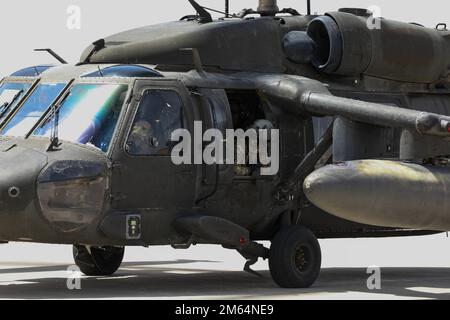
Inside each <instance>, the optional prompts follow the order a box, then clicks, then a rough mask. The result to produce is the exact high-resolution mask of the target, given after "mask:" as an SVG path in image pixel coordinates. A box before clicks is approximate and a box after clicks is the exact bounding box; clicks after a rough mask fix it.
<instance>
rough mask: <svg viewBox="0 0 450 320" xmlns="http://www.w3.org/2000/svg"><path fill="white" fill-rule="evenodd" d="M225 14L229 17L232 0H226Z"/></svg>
mask: <svg viewBox="0 0 450 320" xmlns="http://www.w3.org/2000/svg"><path fill="white" fill-rule="evenodd" d="M225 15H226V16H227V17H228V16H229V15H230V0H225Z"/></svg>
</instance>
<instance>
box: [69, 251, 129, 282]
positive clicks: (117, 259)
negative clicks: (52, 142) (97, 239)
mask: <svg viewBox="0 0 450 320" xmlns="http://www.w3.org/2000/svg"><path fill="white" fill-rule="evenodd" d="M124 253H125V248H123V247H90V252H89V250H88V248H86V247H85V246H80V245H75V246H73V258H74V260H75V264H76V265H77V266H78V268H80V270H81V272H83V273H84V274H85V275H87V276H110V275H112V274H113V273H115V272H116V271H117V269H119V267H120V265H121V264H122V260H123V255H124Z"/></svg>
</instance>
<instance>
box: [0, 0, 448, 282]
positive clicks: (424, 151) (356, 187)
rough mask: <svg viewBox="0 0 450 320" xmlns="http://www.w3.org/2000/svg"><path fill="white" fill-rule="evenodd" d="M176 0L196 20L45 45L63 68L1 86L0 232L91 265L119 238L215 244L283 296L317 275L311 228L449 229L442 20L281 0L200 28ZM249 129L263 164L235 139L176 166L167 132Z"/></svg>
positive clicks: (106, 263)
mask: <svg viewBox="0 0 450 320" xmlns="http://www.w3.org/2000/svg"><path fill="white" fill-rule="evenodd" d="M189 2H190V3H191V4H192V6H193V7H194V9H195V11H196V14H195V15H188V16H185V17H183V18H182V19H181V20H180V21H176V22H170V23H165V24H162V25H156V26H150V27H144V28H139V29H135V30H131V31H126V32H122V33H119V34H116V35H113V36H109V37H106V38H104V39H100V40H97V41H95V42H94V43H93V44H92V45H90V46H89V47H88V48H87V49H86V50H85V51H84V52H83V53H82V56H81V59H80V61H79V62H78V63H76V64H74V65H70V64H67V63H66V62H65V61H64V59H62V58H61V57H59V56H58V55H56V54H55V53H54V52H53V51H52V50H50V49H45V50H46V51H48V52H49V53H51V54H52V55H53V56H55V57H56V58H57V59H58V60H59V61H60V62H62V65H60V66H36V67H31V68H26V69H23V70H20V71H18V72H16V73H14V74H13V75H11V76H9V77H6V78H4V79H3V80H2V82H1V86H0V106H1V110H0V111H1V112H0V129H1V138H0V162H1V164H2V166H1V169H0V240H2V241H3V242H5V243H7V242H9V241H22V242H39V243H53V244H71V245H74V249H73V251H74V258H75V262H76V264H77V265H78V266H79V267H80V269H81V271H82V272H84V273H85V274H86V275H111V274H113V273H114V272H115V271H116V270H117V269H118V268H119V267H120V264H121V262H122V259H123V255H124V248H125V247H126V246H152V245H171V246H172V247H174V248H176V249H187V248H189V247H190V246H191V245H195V244H217V245H221V246H223V247H224V248H227V249H233V250H237V251H238V252H239V253H240V254H242V256H243V257H244V258H245V259H246V260H247V263H246V264H245V270H247V271H251V265H253V264H254V263H255V262H256V261H257V260H258V259H259V258H263V259H268V260H269V266H270V271H271V274H272V277H273V279H274V281H275V282H276V283H277V284H278V285H280V286H281V287H288V288H289V287H309V286H311V285H312V284H313V283H314V282H315V280H316V279H317V277H318V275H319V272H320V267H321V251H320V246H319V243H318V240H317V239H318V238H322V239H323V238H361V237H395V236H412V235H426V234H432V233H437V232H441V231H447V230H450V214H449V209H450V198H449V195H448V190H450V169H449V168H448V162H449V154H450V145H449V137H450V116H449V115H450V95H449V94H450V85H449V68H450V33H449V32H448V31H447V28H446V25H445V24H439V25H437V27H436V29H429V28H425V27H423V26H421V25H418V24H413V23H403V22H397V21H392V20H388V19H384V18H375V17H373V15H372V14H371V12H369V11H367V10H362V9H354V8H344V9H340V10H338V11H335V12H328V13H326V14H324V15H311V12H310V4H309V1H308V11H309V12H308V14H306V15H301V14H300V13H299V12H298V11H296V10H295V9H291V8H287V9H282V10H280V9H279V8H278V6H277V2H276V0H260V1H259V7H258V8H257V9H256V10H252V9H246V10H243V11H242V12H240V13H238V14H230V13H229V10H228V1H226V4H227V6H226V7H227V9H226V10H225V12H224V17H223V18H220V19H218V20H213V19H212V16H211V14H210V12H211V9H209V8H206V7H203V6H201V5H200V4H198V3H197V2H195V1H193V0H189ZM374 19H375V20H374ZM374 21H375V22H376V23H373V22H374ZM199 124H201V126H200V127H199V126H198V125H199ZM251 128H253V129H255V131H258V132H259V133H266V135H265V136H266V137H268V136H269V134H268V131H271V132H272V131H273V132H278V133H279V135H278V138H279V139H278V142H279V145H278V148H276V149H273V148H272V149H271V151H270V155H271V156H276V157H273V159H278V162H279V163H278V167H277V168H276V169H277V170H275V171H274V172H272V173H271V174H264V172H265V171H264V170H265V169H268V168H267V163H265V164H264V163H262V162H261V161H259V162H261V163H259V162H258V163H253V164H250V163H249V162H248V161H247V160H248V158H249V154H248V153H249V152H250V151H249V150H247V149H246V150H244V151H242V150H241V153H243V154H244V156H243V158H244V161H241V162H240V163H237V164H234V163H233V161H231V162H228V161H216V162H213V163H205V162H203V161H201V162H199V163H194V164H190V163H188V161H186V162H180V163H174V161H173V157H172V155H173V152H174V150H178V151H180V150H179V149H177V146H178V145H177V144H175V143H174V140H173V139H172V138H173V133H174V132H175V131H177V130H182V129H184V132H185V133H186V132H187V133H190V134H191V135H192V136H194V137H195V136H197V137H198V136H199V135H200V136H202V135H203V134H206V132H208V130H211V129H216V132H217V131H218V132H221V133H223V134H225V133H226V132H227V131H229V130H242V131H244V130H250V129H251ZM249 138H251V137H249V136H246V137H244V140H246V139H249ZM186 139H188V138H186ZM230 140H234V138H231V139H230V138H229V137H228V136H227V138H223V139H219V138H217V139H215V141H214V143H215V146H216V147H217V146H219V147H220V146H221V145H222V144H225V143H227V142H230ZM178 142H179V141H178ZM183 142H186V141H184V139H183ZM209 142H210V143H213V142H212V140H210V141H209ZM266 142H267V141H266ZM210 145H211V144H208V143H207V141H201V142H200V143H197V144H195V143H194V145H192V148H191V149H190V147H187V148H184V149H182V150H181V151H182V152H180V155H181V156H182V157H183V158H185V157H187V158H189V155H192V156H194V157H195V155H194V154H195V153H196V152H197V153H198V152H200V153H202V152H204V151H205V150H206V149H207V148H208V147H210ZM258 146H259V147H261V144H258V143H257V144H256V147H257V148H258ZM191 151H192V152H191ZM231 153H232V155H236V154H237V153H238V152H236V151H235V150H232V152H231ZM215 156H217V154H215ZM216 160H217V159H216ZM219 160H220V159H219ZM261 241H271V247H270V249H269V248H267V247H265V246H264V245H263V244H261V243H260V242H261Z"/></svg>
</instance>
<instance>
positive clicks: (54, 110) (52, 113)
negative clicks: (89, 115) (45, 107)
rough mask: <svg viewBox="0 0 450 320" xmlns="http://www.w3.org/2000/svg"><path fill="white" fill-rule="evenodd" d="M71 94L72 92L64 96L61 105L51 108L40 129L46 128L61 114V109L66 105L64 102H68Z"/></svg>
mask: <svg viewBox="0 0 450 320" xmlns="http://www.w3.org/2000/svg"><path fill="white" fill-rule="evenodd" d="M70 94H71V92H70V90H69V91H67V92H66V93H65V94H64V97H63V98H62V99H61V100H60V102H59V103H57V104H54V105H53V106H52V107H51V110H49V112H48V113H47V115H46V116H45V118H44V119H43V120H42V123H41V124H40V125H39V127H38V128H39V129H42V128H44V127H45V126H46V125H47V124H48V123H49V122H50V121H52V120H53V118H54V117H55V116H56V114H57V113H58V112H59V109H60V108H61V106H62V105H63V104H64V102H65V101H66V100H67V98H68V97H69V95H70Z"/></svg>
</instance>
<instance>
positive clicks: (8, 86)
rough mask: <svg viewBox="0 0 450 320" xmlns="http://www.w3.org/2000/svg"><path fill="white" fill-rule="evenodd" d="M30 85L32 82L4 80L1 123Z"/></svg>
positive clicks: (1, 87) (0, 110) (1, 91)
mask: <svg viewBox="0 0 450 320" xmlns="http://www.w3.org/2000/svg"><path fill="white" fill-rule="evenodd" d="M30 87H31V82H30V83H25V82H24V83H20V82H4V83H3V84H2V85H0V123H1V122H2V121H3V120H4V119H5V118H6V116H7V115H8V114H9V113H10V112H11V110H13V109H14V108H15V106H16V105H17V103H19V101H20V99H21V98H22V97H23V95H24V94H25V93H26V92H27V91H28V89H30Z"/></svg>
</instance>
